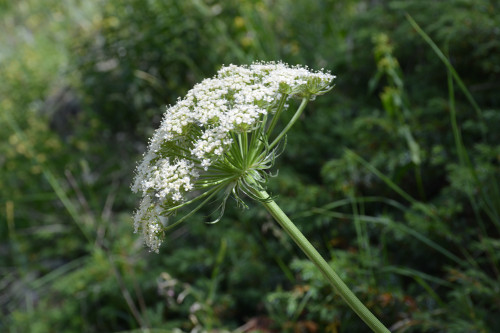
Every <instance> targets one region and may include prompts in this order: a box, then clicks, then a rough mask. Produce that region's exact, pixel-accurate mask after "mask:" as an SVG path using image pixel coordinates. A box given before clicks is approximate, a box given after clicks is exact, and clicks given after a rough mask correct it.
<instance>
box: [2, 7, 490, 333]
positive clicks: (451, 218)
mask: <svg viewBox="0 0 500 333" xmlns="http://www.w3.org/2000/svg"><path fill="white" fill-rule="evenodd" d="M405 14H409V15H410V16H411V17H412V18H413V19H414V20H415V22H417V23H418V25H419V26H420V27H421V28H422V29H423V31H425V33H427V34H428V35H429V37H430V38H431V39H432V40H433V41H434V43H435V44H436V45H437V47H438V48H439V49H440V50H441V51H442V52H443V54H444V56H446V58H443V57H441V58H440V55H439V50H437V49H433V48H432V47H431V45H430V44H429V41H426V40H425V36H424V35H423V34H422V33H421V32H420V33H419V32H418V31H417V29H416V28H415V26H412V24H411V23H410V20H411V19H407V17H406V15H405ZM499 27H500V6H499V4H498V3H497V1H493V0H490V1H487V0H450V1H417V0H407V1H396V0H386V1H368V0H293V1H292V0H276V1H271V0H260V1H250V0H245V1H229V0H221V1H216V0H185V1H173V0H132V1H117V0H96V1H77V0H68V1H56V0H45V1H43V2H41V1H36V0H20V1H0V73H2V80H1V81H0V113H1V114H0V128H1V130H0V221H1V223H0V254H1V255H0V331H2V332H35V333H38V332H40V333H42V332H124V331H128V332H233V331H234V332H258V331H259V330H260V331H261V332H270V331H275V332H361V331H365V330H366V327H365V326H364V324H363V323H362V322H361V321H360V320H359V319H358V318H357V317H356V316H355V315H354V314H353V313H352V312H351V311H350V310H349V309H348V308H347V307H346V306H345V305H344V304H343V302H342V300H341V299H339V297H338V296H336V295H335V293H334V292H332V290H331V289H330V287H329V286H328V285H327V284H326V283H325V282H324V280H323V279H322V277H321V274H320V273H319V272H318V271H317V270H316V269H315V268H314V266H312V265H311V264H310V263H309V262H308V261H307V260H305V258H304V257H303V255H302V254H301V253H300V251H299V250H298V249H297V248H296V247H295V246H294V245H293V243H292V242H291V241H290V240H289V239H288V238H287V237H286V235H285V234H283V233H282V232H281V230H280V229H279V228H278V227H277V225H275V224H274V222H273V221H272V219H271V218H270V217H269V216H268V215H267V214H266V213H265V212H264V211H263V210H262V209H261V208H260V207H259V206H258V205H252V206H251V208H250V209H249V210H245V211H238V210H236V209H229V211H228V212H227V214H226V215H225V217H224V218H223V219H222V221H221V222H219V223H218V224H216V225H206V224H205V223H204V221H205V220H206V218H205V215H207V214H209V213H210V211H207V212H204V213H200V214H198V215H196V216H195V217H193V218H192V220H190V221H188V222H187V223H185V224H184V225H183V226H181V227H180V228H178V229H177V230H175V231H173V232H171V233H170V234H169V235H168V236H167V241H166V242H165V244H164V246H163V247H162V249H161V252H160V254H159V255H156V254H150V253H148V252H147V249H145V248H144V247H143V246H142V244H141V243H140V240H139V239H138V236H137V235H135V234H133V230H132V229H133V228H132V222H131V213H132V211H133V210H134V209H135V207H136V205H137V200H138V198H137V197H136V196H134V195H132V194H131V192H130V190H129V184H130V182H131V178H132V175H133V170H134V168H135V165H136V163H137V161H138V160H139V159H140V156H141V154H142V152H143V151H144V149H145V147H146V144H147V139H148V137H149V136H150V135H151V134H152V132H153V130H154V129H155V128H156V127H157V126H158V124H159V121H160V120H161V115H162V113H163V111H164V106H165V105H168V104H173V103H175V102H176V100H177V98H178V97H182V96H183V95H184V93H185V92H186V91H187V90H188V89H190V88H191V87H192V86H193V85H194V84H195V83H196V82H199V81H200V80H202V79H203V78H205V77H210V76H212V75H213V74H214V73H215V72H216V70H217V69H218V68H220V66H222V64H228V63H236V64H244V63H249V62H252V61H254V60H283V61H285V62H289V63H297V64H303V65H309V66H310V67H312V68H322V67H324V68H327V69H331V70H332V72H333V73H334V74H336V75H337V76H338V79H337V81H336V84H337V86H336V87H335V89H334V90H333V91H332V92H331V93H329V94H328V95H326V96H322V98H321V99H318V100H317V101H315V102H314V103H311V104H310V106H308V109H307V110H306V112H305V115H304V117H303V119H302V120H301V121H300V122H299V123H297V124H296V126H295V128H294V129H293V130H292V132H291V133H290V135H289V137H288V141H287V147H286V151H285V153H284V154H283V155H282V156H281V157H280V158H279V159H278V163H277V168H278V169H279V175H278V177H276V178H273V179H272V180H271V182H270V191H271V192H272V193H273V194H275V195H277V202H278V203H279V204H280V206H281V207H282V208H283V209H284V211H285V212H287V213H288V214H289V215H290V216H291V218H292V219H293V220H294V221H295V222H296V223H297V224H298V225H299V227H300V228H301V229H302V230H303V232H304V233H305V234H306V235H307V236H308V237H309V238H310V239H311V241H312V242H313V243H314V245H315V246H316V247H317V248H318V249H319V250H320V252H321V253H322V254H324V255H325V257H327V258H328V259H330V262H331V264H332V266H334V267H335V268H336V270H337V271H338V272H339V273H340V275H341V276H342V277H343V278H344V279H345V280H346V282H347V284H348V285H349V286H350V287H352V288H353V290H354V291H355V293H356V294H357V295H358V296H359V297H360V298H361V300H362V301H363V302H365V303H366V304H367V306H368V307H369V308H370V309H371V310H372V311H373V312H374V313H375V314H376V315H377V316H378V317H379V318H380V319H381V321H382V322H384V323H385V324H386V325H387V326H389V327H390V328H391V330H392V331H395V332H495V331H499V330H500V320H499V318H500V310H499V309H500V281H499V277H500V266H499V261H500V255H499V253H500V238H499V236H500V189H499V187H500V184H499V179H500V131H499V128H500V94H499V93H498V92H499V91H500V29H499ZM443 59H444V60H446V59H449V64H446V63H445V62H443ZM450 64H451V65H452V66H453V67H450V66H449V65H450ZM453 70H455V71H456V72H453ZM455 74H458V76H457V75H455ZM454 75H455V76H454ZM238 327H239V330H238ZM148 329H149V330H148Z"/></svg>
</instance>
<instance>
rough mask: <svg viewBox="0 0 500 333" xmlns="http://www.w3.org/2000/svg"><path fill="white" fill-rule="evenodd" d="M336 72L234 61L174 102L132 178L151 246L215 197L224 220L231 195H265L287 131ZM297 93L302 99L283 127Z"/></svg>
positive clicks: (138, 223) (138, 226) (139, 225)
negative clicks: (181, 211)
mask: <svg viewBox="0 0 500 333" xmlns="http://www.w3.org/2000/svg"><path fill="white" fill-rule="evenodd" d="M334 78H335V76H333V75H331V74H329V73H325V72H323V71H311V70H309V69H308V68H306V67H299V66H288V65H286V64H284V63H274V62H271V63H261V62H257V63H253V64H251V65H249V66H235V65H229V66H226V67H223V68H222V69H221V70H219V72H218V73H217V75H216V76H215V77H213V78H210V79H205V80H203V81H202V82H201V83H199V84H197V85H195V86H194V87H193V89H191V90H190V91H189V92H188V93H187V95H186V96H185V97H184V98H183V99H179V100H178V101H177V103H176V104H175V105H173V106H170V107H168V108H167V111H166V113H165V115H164V117H163V120H162V123H161V126H160V128H159V129H158V130H157V131H156V132H155V134H154V135H153V138H152V139H151V140H150V142H149V147H148V150H147V152H146V153H145V155H144V159H143V161H142V162H141V163H140V164H139V165H138V167H137V170H136V176H135V180H134V182H133V184H132V190H133V191H134V192H141V193H142V201H141V203H140V207H139V209H138V210H137V211H136V212H135V216H134V226H135V231H136V232H138V231H141V232H142V236H143V238H144V242H145V243H146V245H147V246H149V247H150V249H151V250H153V251H155V252H158V249H159V246H160V244H161V242H162V239H163V237H164V233H165V231H166V230H168V229H170V228H172V227H174V226H175V225H177V224H178V223H180V222H182V221H185V220H186V219H187V218H189V217H190V216H191V215H192V214H193V213H194V212H196V211H197V210H199V209H200V208H201V207H202V206H203V205H205V204H206V203H207V202H209V201H213V200H215V199H219V204H218V210H219V215H218V217H217V218H216V219H215V220H214V221H213V222H217V221H218V220H219V219H220V218H221V216H222V214H223V212H224V207H225V203H226V200H227V199H228V197H229V196H231V195H232V196H233V197H234V198H235V199H236V201H237V203H239V204H241V205H243V206H245V204H244V202H243V199H242V194H243V195H246V196H248V197H250V198H253V199H257V200H261V199H259V198H257V197H256V196H255V194H254V193H255V190H261V189H263V187H262V186H263V185H264V184H265V183H266V181H267V179H268V176H269V173H268V169H269V168H270V167H271V166H272V165H273V163H274V159H275V157H276V156H277V155H278V153H279V146H280V145H279V144H280V142H282V140H283V139H284V137H285V133H286V132H287V131H288V130H289V129H290V127H291V126H292V125H293V123H294V122H295V121H296V120H297V119H298V117H299V116H300V114H301V113H302V111H303V110H304V108H305V106H306V104H307V102H308V101H309V100H313V99H314V98H315V97H316V96H318V95H321V94H323V93H325V92H327V91H329V90H330V89H331V88H332V85H331V83H332V81H333V79H334ZM290 98H299V99H301V100H302V103H301V104H300V106H299V108H298V109H297V111H296V112H295V115H294V116H293V117H292V119H291V121H290V122H289V123H288V124H286V125H285V126H283V127H282V129H281V130H280V131H278V133H277V134H275V133H274V131H275V130H276V129H277V128H279V126H277V125H278V120H279V117H280V115H281V114H282V112H283V111H284V110H286V109H287V108H288V104H287V102H288V100H289V99H290ZM187 206H189V207H192V208H191V210H190V211H189V212H187V213H186V214H184V215H182V216H180V217H177V218H176V219H174V216H175V215H177V214H176V213H177V212H178V210H179V209H181V208H185V207H187Z"/></svg>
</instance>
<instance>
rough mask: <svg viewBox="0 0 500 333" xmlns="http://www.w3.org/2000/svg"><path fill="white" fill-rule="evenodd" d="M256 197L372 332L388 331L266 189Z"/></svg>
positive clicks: (258, 192) (385, 332)
mask: <svg viewBox="0 0 500 333" xmlns="http://www.w3.org/2000/svg"><path fill="white" fill-rule="evenodd" d="M254 194H255V195H256V196H257V197H259V198H261V199H262V201H261V203H262V204H263V205H264V207H266V209H267V210H268V211H269V213H271V215H272V216H273V217H274V219H275V220H276V221H277V222H278V223H279V224H280V225H281V227H282V228H283V229H284V230H285V231H286V232H287V233H288V235H290V237H292V239H293V240H294V241H295V243H296V244H297V245H298V246H299V247H300V248H301V249H302V251H303V252H304V253H305V254H306V255H307V256H308V257H309V259H311V261H312V262H313V263H314V264H315V265H316V267H318V268H319V270H320V271H321V272H322V273H323V275H324V276H325V277H326V278H327V280H328V281H329V282H330V284H331V285H332V286H333V287H334V288H335V290H336V291H337V292H338V293H339V294H340V296H342V298H343V299H344V301H345V302H347V304H348V305H349V306H350V307H351V309H352V310H354V312H356V314H357V315H358V316H359V317H360V318H361V319H362V320H363V321H364V322H365V323H366V324H367V325H368V326H369V327H370V328H371V329H372V331H373V332H377V333H378V332H384V333H387V332H390V331H389V330H388V329H387V328H386V327H385V326H384V325H383V324H382V323H381V322H380V321H379V320H378V319H377V318H376V317H375V316H374V315H373V314H372V313H371V312H370V310H368V308H367V307H366V306H364V305H363V303H361V301H360V300H359V299H358V298H357V297H356V295H354V294H353V292H352V291H351V290H350V289H349V287H347V285H346V284H345V283H344V282H343V281H342V280H341V279H340V277H339V276H338V275H337V273H335V271H334V270H333V269H332V268H331V267H330V265H328V263H327V262H326V261H325V259H323V257H322V256H321V255H320V254H319V252H318V251H317V250H316V249H315V248H314V246H313V245H312V244H311V243H310V242H309V241H308V240H307V238H306V237H305V236H304V235H303V234H302V233H301V232H300V230H299V229H298V228H297V227H296V226H295V224H293V222H292V221H291V220H290V219H289V218H288V216H286V215H285V213H284V212H283V211H282V210H281V208H280V207H279V206H278V205H277V204H276V203H275V202H274V201H273V200H271V199H270V196H269V194H267V192H266V191H257V190H255V193H254Z"/></svg>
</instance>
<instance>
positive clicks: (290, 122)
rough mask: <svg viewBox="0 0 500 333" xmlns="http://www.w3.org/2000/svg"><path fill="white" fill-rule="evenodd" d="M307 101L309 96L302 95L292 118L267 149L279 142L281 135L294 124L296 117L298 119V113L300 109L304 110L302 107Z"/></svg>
mask: <svg viewBox="0 0 500 333" xmlns="http://www.w3.org/2000/svg"><path fill="white" fill-rule="evenodd" d="M308 102H309V98H308V97H304V98H303V99H302V103H300V106H299V108H298V109H297V111H296V112H295V114H294V115H293V118H292V119H291V120H290V121H289V122H288V124H287V125H286V127H285V128H284V129H283V130H282V131H281V133H280V134H278V136H277V137H276V139H274V141H273V142H272V143H271V144H270V145H269V149H272V148H273V147H274V146H276V145H277V144H278V143H279V142H280V140H281V139H282V138H283V136H284V135H285V134H286V132H288V130H289V129H290V128H292V126H293V124H295V122H296V121H297V119H299V117H300V115H301V114H302V111H304V109H305V108H306V105H307V103H308Z"/></svg>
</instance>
